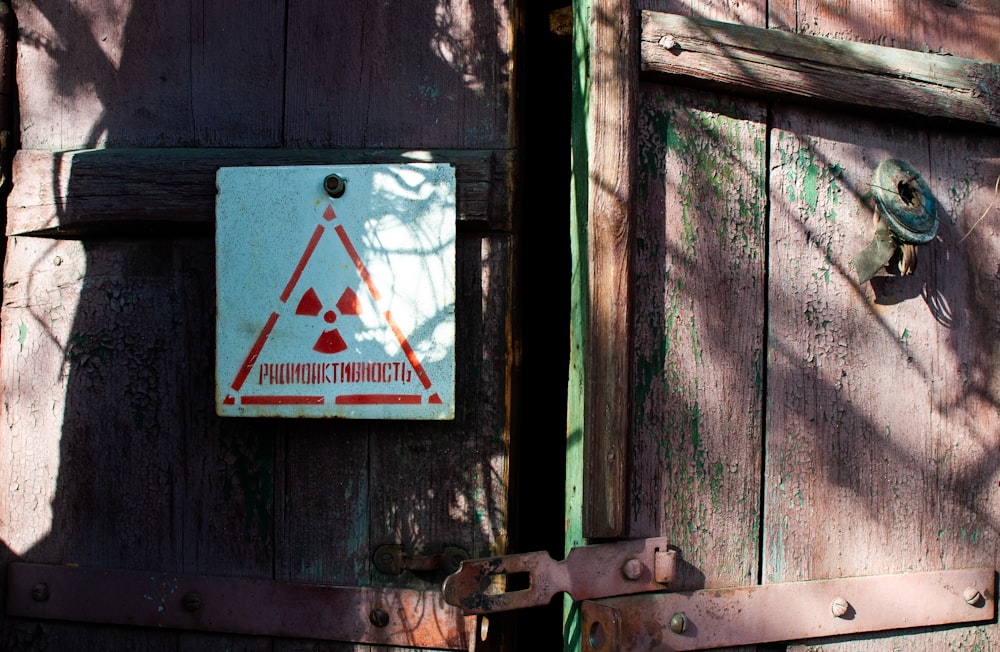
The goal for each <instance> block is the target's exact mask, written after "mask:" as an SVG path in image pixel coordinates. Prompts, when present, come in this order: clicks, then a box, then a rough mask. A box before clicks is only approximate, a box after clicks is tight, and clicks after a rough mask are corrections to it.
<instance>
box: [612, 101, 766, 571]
mask: <svg viewBox="0 0 1000 652" xmlns="http://www.w3.org/2000/svg"><path fill="white" fill-rule="evenodd" d="M638 113H639V116H638V117H639V122H638V124H639V151H638V160H639V163H640V165H639V171H638V184H637V190H636V193H637V198H638V204H637V209H636V214H635V215H636V225H635V229H636V269H637V270H641V272H640V273H638V274H637V275H636V279H635V286H634V293H635V294H634V296H635V299H634V301H635V310H636V315H637V318H636V320H635V327H634V356H635V369H634V372H633V373H634V381H633V385H634V387H635V412H634V415H633V417H632V418H633V429H632V444H631V447H632V458H631V461H630V470H631V471H632V477H631V478H630V480H629V493H628V497H629V502H628V515H629V519H630V535H631V536H667V537H668V539H669V540H670V541H671V542H672V543H674V544H676V545H678V546H679V547H680V548H681V550H682V551H683V553H684V558H685V559H686V560H687V561H688V562H689V563H690V564H692V565H693V566H694V567H695V568H697V569H698V570H699V571H700V572H701V576H700V577H689V578H686V579H685V581H686V582H687V583H688V586H686V587H685V588H691V589H695V588H703V587H719V586H738V585H744V584H753V583H755V582H756V579H757V565H758V558H759V555H758V549H757V546H758V536H759V528H758V524H759V521H760V514H761V505H760V500H759V496H760V481H761V478H760V474H761V463H762V460H761V442H762V438H761V437H762V428H763V423H762V420H763V391H764V357H765V354H764V332H765V314H766V311H765V298H766V285H767V282H766V257H765V232H766V224H767V212H766V211H767V202H766V195H765V187H766V183H765V180H766V176H767V172H766V158H765V146H766V128H767V123H766V110H765V107H764V106H763V105H761V104H754V103H750V102H739V103H738V102H736V101H734V100H733V99H732V98H730V97H725V96H716V95H713V94H709V93H705V92H698V91H683V90H679V89H676V88H672V87H665V86H652V85H643V86H642V92H641V94H640V103H639V109H638Z"/></svg>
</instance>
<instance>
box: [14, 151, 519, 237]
mask: <svg viewBox="0 0 1000 652" xmlns="http://www.w3.org/2000/svg"><path fill="white" fill-rule="evenodd" d="M512 158H513V157H512V155H511V154H510V153H509V152H506V151H500V152H491V151H482V150H448V151H410V152H407V151H402V150H395V151H380V150H286V149H225V148H213V149H201V148H192V149H186V148H149V149H97V150H81V151H75V152H56V153H53V152H48V151H38V150H21V151H19V152H18V153H17V155H16V157H15V159H14V172H13V176H14V178H15V179H16V182H15V184H14V188H13V190H12V192H11V195H10V197H9V198H8V202H7V205H8V211H9V218H8V222H7V233H8V234H16V233H29V232H37V231H48V232H50V233H52V234H59V235H80V234H84V233H99V232H109V233H117V234H121V233H122V232H129V231H131V232H140V233H144V232H149V231H156V230H160V231H162V230H170V229H171V228H173V229H181V230H185V229H187V230H191V229H193V230H196V231H197V230H198V229H199V228H201V229H204V228H206V227H210V226H211V224H213V223H214V221H215V198H216V192H217V191H216V187H215V173H216V172H217V171H218V169H219V168H220V167H230V166H254V165H327V164H348V163H389V162H408V161H433V162H448V163H453V164H454V165H455V176H456V181H457V187H456V193H457V196H456V204H457V210H458V219H459V221H460V222H463V223H467V224H470V225H473V224H474V225H476V226H477V227H481V228H494V229H508V228H509V227H510V214H509V211H508V210H507V209H506V208H505V204H503V203H502V199H503V193H504V188H505V187H506V182H507V176H508V175H510V174H512V168H511V166H512V164H513V162H512Z"/></svg>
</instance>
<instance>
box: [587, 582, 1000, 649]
mask: <svg viewBox="0 0 1000 652" xmlns="http://www.w3.org/2000/svg"><path fill="white" fill-rule="evenodd" d="M995 597H996V596H995V595H994V570H993V569H992V568H979V569H972V570H954V571H939V572H930V573H907V574H902V575H881V576H871V577H854V578H843V579H832V580H813V581H806V582H786V583H778V584H768V585H763V586H750V587H739V588H732V589H708V590H701V591H694V592H687V593H656V594H648V595H633V596H626V597H618V598H609V599H606V600H600V601H586V602H584V603H583V604H582V605H581V613H582V618H583V622H582V628H581V631H582V633H583V652H631V651H638V650H643V651H644V652H667V651H668V650H670V651H672V650H706V649H710V648H716V647H729V646H742V645H755V644H759V643H773V642H778V641H794V640H800V639H812V638H821V637H827V636H841V635H845V634H858V633H862V632H875V631H883V630H890V629H903V628H910V627H927V626H933V625H948V624H953V623H971V622H978V621H986V620H992V619H993V618H994V617H995V613H996V602H995Z"/></svg>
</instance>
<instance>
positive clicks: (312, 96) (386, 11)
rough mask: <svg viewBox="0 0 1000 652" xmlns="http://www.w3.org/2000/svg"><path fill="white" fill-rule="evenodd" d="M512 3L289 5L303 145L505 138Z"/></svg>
mask: <svg viewBox="0 0 1000 652" xmlns="http://www.w3.org/2000/svg"><path fill="white" fill-rule="evenodd" d="M512 12H513V8H512V3H511V2H510V1H509V0H505V1H501V2H494V1H493V0H472V1H470V2H461V3H447V4H438V5H436V4H435V3H421V4H420V5H419V6H413V7H410V8H408V10H407V11H400V10H399V7H398V6H396V5H394V4H391V3H390V4H384V3H382V4H379V3H371V2H367V1H366V0H353V1H351V2H341V3H339V4H338V5H337V6H336V7H332V6H331V5H330V4H329V3H325V2H315V1H313V2H299V3H295V4H294V5H290V6H289V8H288V27H287V32H288V46H287V62H286V69H287V75H288V82H287V86H286V104H285V116H284V123H285V138H286V141H287V143H288V144H289V145H291V146H295V147H331V146H340V147H393V148H395V147H414V146H418V145H419V146H420V147H424V148H437V147H451V148H454V147H470V148H494V147H506V146H507V145H508V144H509V143H510V137H511V134H512V125H511V123H510V105H511V101H512V94H511V91H510V80H511V73H512V62H513V57H512V56H511V51H510V44H511V38H512V28H513V17H512Z"/></svg>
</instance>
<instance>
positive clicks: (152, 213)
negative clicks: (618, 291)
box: [0, 0, 516, 652]
mask: <svg viewBox="0 0 1000 652" xmlns="http://www.w3.org/2000/svg"><path fill="white" fill-rule="evenodd" d="M17 4H18V6H17V7H16V9H17V14H18V19H19V26H20V27H21V28H22V31H21V40H20V41H19V43H18V60H17V66H18V75H19V82H20V83H19V86H18V89H19V92H20V99H21V107H20V108H21V120H22V124H21V127H22V130H21V142H22V144H23V145H24V149H22V150H21V152H20V153H19V155H18V160H17V172H16V173H15V175H14V176H15V178H16V180H15V185H14V188H15V190H14V195H13V196H12V197H11V198H10V201H9V207H10V217H11V221H10V229H11V231H10V232H11V233H14V232H15V231H17V232H20V233H23V232H27V231H31V232H38V231H44V232H45V234H44V235H46V236H55V237H58V238H61V239H49V238H47V237H25V236H23V235H17V236H11V237H9V238H8V243H9V246H10V253H9V254H8V265H7V269H6V274H5V279H4V282H5V305H4V308H3V311H2V312H0V330H2V333H3V338H2V340H0V347H2V351H0V353H2V357H0V378H2V382H3V392H4V397H5V403H4V407H3V408H2V409H3V412H0V416H2V418H3V421H4V423H5V424H6V428H5V432H4V434H3V436H0V454H2V455H3V459H4V460H5V464H4V468H3V470H2V471H0V473H2V476H0V477H2V480H3V483H4V484H3V486H4V487H5V490H4V492H3V493H2V494H0V501H2V502H0V509H2V510H3V511H2V513H3V515H4V517H3V519H2V520H0V538H2V539H3V541H4V542H5V543H6V546H0V555H2V558H0V562H3V561H6V560H9V559H11V558H14V557H21V558H24V559H26V560H37V561H46V562H53V563H60V562H78V563H88V564H89V565H93V566H97V567H112V568H131V569H148V570H153V571H163V570H171V569H175V568H176V569H179V570H183V571H185V572H192V573H199V574H207V575H212V574H220V575H238V576H244V577H274V578H277V579H301V580H306V581H317V582H328V583H339V584H348V585H362V586H363V585H380V586H410V585H415V586H421V587H424V588H432V587H434V586H439V585H440V581H439V579H440V578H427V577H419V576H417V575H415V574H409V575H405V576H403V577H385V576H381V575H380V574H379V573H377V572H375V571H374V570H373V568H372V564H371V552H372V550H373V548H374V546H375V545H377V544H379V543H403V544H404V545H406V546H407V547H409V548H410V550H409V551H410V552H415V553H420V552H434V551H436V550H438V549H440V548H441V547H442V546H444V545H459V546H461V547H463V548H466V549H467V550H469V552H470V553H479V554H486V553H501V552H505V546H506V528H507V518H508V514H507V503H508V485H507V474H508V471H507V465H508V461H509V459H508V448H507V447H508V443H509V437H510V427H509V415H510V401H511V400H512V398H511V395H510V387H511V378H510V375H509V374H510V369H511V356H512V351H514V350H515V345H514V343H513V342H511V341H510V339H509V338H510V337H511V324H510V320H511V318H512V315H511V301H512V299H511V282H512V280H511V279H512V276H513V271H512V270H513V256H514V253H513V248H512V243H511V235H510V231H511V225H512V220H513V218H512V215H511V193H512V183H513V179H514V176H515V174H516V169H515V163H516V161H515V154H516V152H515V150H514V149H513V148H512V140H513V133H514V129H513V126H512V117H511V113H510V108H509V104H510V98H511V90H510V66H511V48H512V47H513V44H512V36H511V33H510V30H511V27H510V25H511V22H512V18H511V16H510V15H509V13H510V10H511V6H510V5H511V3H508V2H504V1H499V2H492V1H488V0H487V1H481V0H476V1H475V2H472V3H444V4H441V3H432V2H427V3H421V5H420V6H419V7H418V6H416V5H414V6H412V7H410V6H408V7H407V11H406V12H400V11H399V10H398V8H397V7H394V6H390V5H381V4H380V5H378V6H376V5H375V4H373V3H369V2H353V3H350V4H348V5H343V4H341V5H338V6H337V7H336V16H335V17H334V18H333V19H331V15H330V11H331V9H330V3H325V2H321V1H319V0H314V1H307V2H296V3H291V4H293V5H294V7H291V6H289V7H288V9H287V12H288V13H287V15H286V4H289V3H284V2H279V1H275V0H263V1H262V2H259V3H251V5H246V4H245V3H244V4H242V5H239V6H237V5H236V4H235V3H232V2H229V1H228V0H225V1H223V2H217V3H208V4H206V3H198V2H186V1H182V2H180V3H179V4H178V3H174V4H171V5H169V6H167V5H163V6H157V7H154V6H151V5H150V6H145V5H143V3H139V2H132V1H130V0H109V1H108V2H97V1H94V0H85V1H83V2H74V3H69V4H67V3H64V2H54V1H52V0H24V1H23V2H19V3H17ZM286 18H287V20H286ZM435 39H437V40H435ZM286 45H287V52H286ZM317 62H319V63H317ZM331 62H332V64H331ZM330 65H334V66H335V67H336V70H334V71H333V72H332V73H331V70H330ZM28 80H30V83H28ZM317 143H321V144H322V145H319V146H321V147H323V149H321V150H319V149H310V150H305V149H295V150H293V149H288V148H283V146H285V145H289V144H293V145H295V146H303V145H308V146H310V147H312V146H314V145H315V144H317ZM377 143H394V144H395V145H394V147H396V149H393V150H387V149H385V148H384V147H378V148H376V144H377ZM359 147H363V148H365V149H364V150H363V151H362V150H359V149H358V148H359ZM413 151H415V152H417V153H415V154H407V152H413ZM442 156H444V157H445V158H444V159H442V158H441V157H442ZM405 160H435V161H439V160H446V161H449V162H454V163H455V165H456V172H457V178H458V188H457V192H458V197H457V205H458V212H459V219H460V221H461V227H460V232H459V236H458V244H457V249H458V256H459V260H458V274H459V278H458V279H457V281H458V298H457V302H456V313H457V314H456V321H457V324H458V332H457V334H456V335H457V340H456V355H457V356H458V359H459V363H458V365H459V367H460V369H459V370H458V372H457V373H458V376H459V382H460V384H459V385H458V387H457V392H456V393H457V399H456V400H457V403H458V410H459V418H458V419H456V420H455V421H454V422H447V423H436V424H418V425H412V424H406V423H401V422H386V423H375V422H372V421H350V420H336V421H334V420H331V421H315V420H309V421H292V420H278V419H220V418H218V417H216V416H214V414H213V408H212V403H211V396H212V393H213V390H212V387H211V384H212V382H213V381H212V378H213V376H212V373H211V368H212V365H213V352H214V328H215V324H214V319H215V313H214V310H215V305H214V304H215V289H214V285H213V279H214V274H213V272H212V269H213V267H214V256H215V252H214V247H213V245H212V240H211V224H212V220H213V218H214V202H215V196H216V189H215V172H216V170H217V169H218V168H219V167H220V166H222V165H262V164H266V165H275V164H289V165H304V164H329V163H365V162H368V163H374V162H389V161H405ZM72 238H76V239H72ZM7 461H9V462H10V463H9V464H8V462H7ZM8 515H9V516H8ZM2 568H3V564H2V563H0V569H2ZM0 572H2V571H0ZM331 617H336V614H332V616H331ZM0 641H2V643H0V647H3V648H4V649H11V650H31V651H35V650H43V649H50V650H51V649H60V650H96V649H121V650H157V651H158V650H166V649H169V650H177V649H180V648H183V649H185V650H205V651H206V652H207V651H208V650H217V649H231V650H246V651H247V652H263V650H274V649H280V650H285V651H291V650H320V649H322V650H338V651H340V650H356V649H367V648H365V647H359V646H356V645H353V644H351V643H341V642H319V641H309V640H270V639H262V638H256V637H236V636H224V635H217V634H210V633H201V632H162V631H145V630H139V629H125V628H111V627H90V626H79V625H73V624H69V623H51V622H33V621H18V622H14V621H13V620H12V619H9V618H6V617H3V616H2V610H0Z"/></svg>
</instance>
